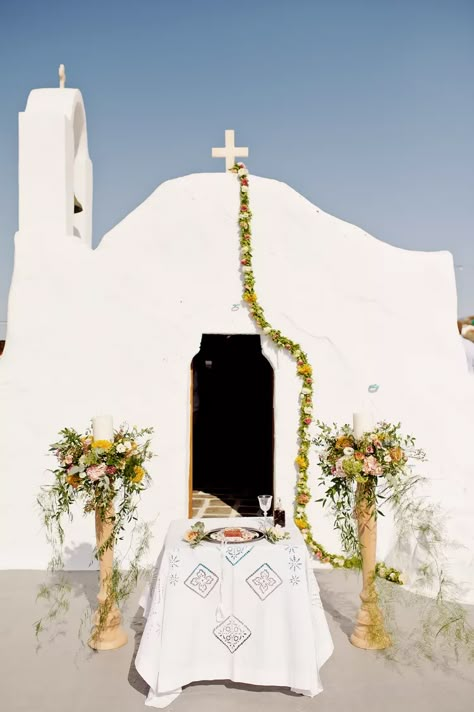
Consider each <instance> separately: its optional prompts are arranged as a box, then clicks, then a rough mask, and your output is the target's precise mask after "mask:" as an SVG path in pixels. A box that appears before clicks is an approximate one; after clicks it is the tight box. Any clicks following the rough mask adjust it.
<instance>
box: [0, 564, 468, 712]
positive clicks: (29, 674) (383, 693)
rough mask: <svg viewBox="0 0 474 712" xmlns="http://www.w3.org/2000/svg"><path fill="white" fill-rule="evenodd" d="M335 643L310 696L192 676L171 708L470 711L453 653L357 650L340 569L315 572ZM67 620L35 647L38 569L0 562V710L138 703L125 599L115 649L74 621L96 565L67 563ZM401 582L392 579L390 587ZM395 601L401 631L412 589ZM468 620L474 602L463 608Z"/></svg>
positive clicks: (136, 635) (464, 676)
mask: <svg viewBox="0 0 474 712" xmlns="http://www.w3.org/2000/svg"><path fill="white" fill-rule="evenodd" d="M317 576H318V580H319V583H320V587H321V593H322V598H323V602H324V605H325V608H326V611H327V615H328V620H329V624H330V628H331V633H332V636H333V639H334V643H335V652H334V654H333V656H332V657H331V658H330V660H329V661H328V662H327V663H326V665H325V666H324V667H323V669H322V681H323V685H324V692H323V693H321V694H320V695H318V696H317V697H315V698H313V699H307V698H302V697H299V696H296V695H293V694H291V693H290V692H289V691H286V690H279V689H277V688H275V689H268V688H266V689H264V690H263V689H262V688H253V687H249V686H244V685H233V684H231V683H226V682H220V683H195V684H192V685H190V686H189V687H187V688H186V689H185V690H184V692H183V694H182V695H181V696H180V697H179V698H178V700H177V701H176V702H174V703H173V705H171V706H170V707H168V709H169V710H170V712H189V711H190V710H192V711H193V712H211V711H212V712H213V711H214V710H216V712H217V711H218V712H238V711H239V710H241V709H245V711H246V712H260V710H265V709H271V710H272V712H401V711H403V712H473V710H474V669H473V668H474V665H473V664H471V665H469V664H468V663H466V662H459V663H456V662H455V661H454V660H453V659H452V657H449V656H448V657H444V656H442V655H441V653H438V654H437V656H436V659H435V660H434V661H433V662H432V663H427V662H424V661H423V660H421V659H419V656H418V653H417V650H416V646H415V643H414V642H411V643H410V644H409V645H407V646H405V649H404V650H401V651H399V652H398V654H397V655H398V661H396V662H394V661H391V660H388V659H387V658H386V657H385V656H384V655H383V654H380V653H374V652H366V651H361V650H358V649H356V648H354V647H353V646H352V645H351V644H350V643H349V641H348V635H349V633H350V631H351V629H352V626H353V620H354V616H355V613H356V607H357V593H358V590H359V587H360V586H359V581H358V578H357V576H356V575H355V574H352V573H347V572H343V571H328V570H325V571H319V572H318V573H317ZM70 578H71V583H72V585H73V595H72V601H71V610H70V614H69V622H68V625H67V626H63V627H62V629H61V630H60V631H59V632H58V633H57V634H56V636H55V638H54V639H53V640H50V641H48V640H46V641H45V642H44V643H43V646H42V648H41V649H39V650H36V643H35V637H34V634H33V627H32V623H33V621H34V620H35V618H36V617H38V615H39V612H40V610H41V608H40V607H39V604H35V600H34V599H35V594H36V587H37V585H38V584H39V583H40V582H41V581H43V579H44V574H42V573H40V572H31V571H30V572H28V571H21V572H5V571H2V572H0V666H1V667H0V670H1V682H0V695H1V697H0V700H1V704H0V709H1V710H2V712H65V711H67V712H104V711H105V710H107V711H108V712H138V711H140V712H144V710H145V709H149V708H145V707H144V701H145V695H146V692H147V688H146V685H145V683H144V682H143V681H142V680H141V678H140V677H139V676H138V674H137V673H136V671H135V668H134V665H133V660H134V655H135V651H136V649H137V647H138V644H139V641H140V636H141V632H142V630H143V619H142V617H141V609H138V607H137V605H136V601H137V598H138V596H135V597H134V600H133V601H132V602H131V605H130V610H129V613H130V614H131V620H129V621H128V623H127V627H128V629H129V631H130V640H129V642H128V644H127V645H126V646H125V647H124V648H122V649H120V650H116V651H111V652H104V653H92V652H91V651H89V649H88V648H87V647H84V646H82V645H81V643H80V641H79V639H78V637H77V631H78V626H79V621H80V618H81V614H82V613H83V611H84V605H85V604H86V602H87V600H90V601H91V602H93V601H94V597H95V595H96V593H97V578H96V574H95V573H93V572H91V573H89V572H87V573H73V574H71V575H70ZM398 590H400V589H398ZM402 596H403V598H404V599H405V602H406V603H407V604H408V605H407V607H406V608H405V607H401V608H400V607H398V606H397V616H398V618H399V620H400V621H401V623H402V626H403V630H402V632H401V633H400V639H401V640H402V641H403V640H405V636H406V635H408V634H409V632H410V629H411V628H412V627H413V624H414V623H415V621H416V619H417V615H418V614H417V612H416V609H415V608H414V607H413V605H412V604H413V602H414V597H413V596H410V594H402ZM470 615H471V619H473V622H474V611H472V610H471V611H470Z"/></svg>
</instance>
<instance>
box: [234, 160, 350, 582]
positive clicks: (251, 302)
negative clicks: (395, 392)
mask: <svg viewBox="0 0 474 712" xmlns="http://www.w3.org/2000/svg"><path fill="white" fill-rule="evenodd" d="M231 171H232V172H233V173H235V174H236V175H237V178H238V181H239V184H240V210H239V231H240V264H241V269H242V276H243V299H244V301H245V302H246V303H247V305H248V308H249V311H250V315H251V316H252V318H253V320H254V321H255V323H256V324H257V326H258V327H259V328H260V329H261V330H262V331H263V333H264V334H266V335H267V336H268V337H269V338H270V339H271V340H272V341H273V343H274V344H275V345H276V346H278V347H279V348H282V349H285V351H286V352H287V353H288V354H290V355H291V356H292V358H293V359H294V361H295V363H296V373H297V376H298V378H299V379H300V381H301V389H300V411H299V426H298V453H297V457H296V460H295V463H296V467H297V473H298V474H297V482H296V499H295V511H294V522H295V524H296V526H297V527H298V529H300V530H301V533H302V534H303V537H304V539H305V541H306V544H307V545H308V547H309V549H310V551H311V552H312V553H313V554H314V555H315V556H316V558H318V559H319V560H320V561H322V562H324V563H330V564H332V565H333V566H335V567H346V568H353V567H355V566H358V565H359V560H358V559H357V558H356V557H354V558H345V557H344V556H338V555H335V554H330V553H329V552H328V551H326V549H325V548H324V547H323V546H322V545H321V544H319V542H317V541H316V539H315V538H314V536H313V532H312V529H311V524H310V522H309V519H308V515H307V512H306V506H307V504H308V503H309V502H310V501H311V491H310V488H309V484H308V468H309V449H310V447H311V437H310V434H309V426H310V425H311V422H312V419H313V418H312V416H313V369H312V368H311V365H310V363H309V361H308V356H307V354H306V353H304V351H303V350H302V348H301V346H300V345H299V344H297V343H296V342H294V341H292V340H291V339H289V338H287V337H286V336H284V335H283V334H282V333H281V331H278V330H277V329H274V328H273V327H272V325H271V324H270V323H269V322H268V321H267V319H266V317H265V313H264V311H263V308H262V307H261V306H260V303H259V301H258V297H257V294H256V292H255V276H254V273H253V268H252V227H251V223H252V212H251V210H250V206H249V179H248V170H247V168H246V166H245V165H244V164H243V163H236V164H235V165H234V167H233V168H231Z"/></svg>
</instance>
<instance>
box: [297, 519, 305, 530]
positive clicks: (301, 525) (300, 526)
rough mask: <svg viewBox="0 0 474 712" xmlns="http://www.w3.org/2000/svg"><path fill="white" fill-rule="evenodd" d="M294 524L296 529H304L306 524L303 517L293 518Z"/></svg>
mask: <svg viewBox="0 0 474 712" xmlns="http://www.w3.org/2000/svg"><path fill="white" fill-rule="evenodd" d="M295 524H296V526H297V527H298V529H306V528H307V526H308V525H307V524H306V521H305V520H304V519H295Z"/></svg>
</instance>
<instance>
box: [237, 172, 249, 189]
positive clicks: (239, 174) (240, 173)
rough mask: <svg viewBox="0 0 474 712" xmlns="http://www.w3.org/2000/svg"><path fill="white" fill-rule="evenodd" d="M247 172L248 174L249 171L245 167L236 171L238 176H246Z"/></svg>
mask: <svg viewBox="0 0 474 712" xmlns="http://www.w3.org/2000/svg"><path fill="white" fill-rule="evenodd" d="M248 174H249V172H248V170H247V169H246V168H239V170H238V171H237V175H238V176H248ZM243 187H245V186H243Z"/></svg>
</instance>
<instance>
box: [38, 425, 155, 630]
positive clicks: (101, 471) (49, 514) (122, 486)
mask: <svg viewBox="0 0 474 712" xmlns="http://www.w3.org/2000/svg"><path fill="white" fill-rule="evenodd" d="M152 433H153V429H152V428H141V429H139V428H137V427H133V428H130V427H129V426H128V425H126V424H124V425H122V426H121V427H120V428H119V429H118V430H116V431H115V432H114V436H113V439H111V440H94V438H93V435H92V430H91V428H88V429H87V430H86V431H85V432H84V433H79V432H77V431H76V430H74V429H73V428H64V429H63V430H61V431H60V433H59V435H60V439H59V440H57V441H56V442H54V443H52V444H51V445H50V447H49V452H50V453H51V454H52V455H53V456H54V457H55V458H56V461H57V466H56V467H55V468H54V469H52V470H51V473H52V475H53V482H52V483H50V484H47V485H44V486H43V487H42V488H41V492H40V494H39V496H38V504H39V507H40V511H41V515H42V519H43V524H44V526H45V528H46V535H47V538H48V541H49V543H50V545H51V547H52V558H51V561H50V563H49V567H48V568H49V570H50V571H52V572H53V573H56V574H58V573H59V572H60V571H61V570H62V569H63V567H64V561H63V544H64V526H63V523H64V518H65V517H66V518H69V519H72V518H73V505H74V504H75V503H80V504H81V506H82V508H83V512H84V513H85V514H87V513H89V512H95V513H97V514H98V516H99V517H100V519H101V520H102V521H103V522H107V523H108V524H111V525H112V528H111V534H110V536H109V537H108V539H107V540H106V541H105V542H103V543H102V545H101V547H100V549H97V550H96V551H95V556H96V558H97V559H99V558H100V557H101V556H102V554H103V553H104V551H105V550H106V549H109V548H111V547H113V546H114V545H115V543H116V542H117V541H118V540H119V539H121V538H122V537H123V535H124V531H125V528H126V525H127V524H129V523H131V522H134V524H136V522H137V521H138V518H137V507H138V503H139V500H140V494H141V493H142V491H143V490H144V489H145V488H146V487H147V486H148V484H149V483H150V477H149V474H148V472H147V469H146V466H147V462H148V460H150V458H151V457H153V453H152V452H151V439H150V437H151V435H152ZM112 505H113V506H114V508H113V509H112ZM138 529H139V532H140V533H141V536H140V540H139V542H138V544H137V546H136V550H135V557H134V558H132V560H131V562H130V563H129V569H128V572H127V573H125V574H123V573H122V572H121V571H120V569H119V567H118V565H115V566H114V572H113V575H112V576H111V579H110V583H109V587H110V589H109V592H108V593H109V596H110V598H112V597H113V598H114V600H116V601H117V603H120V601H122V600H124V599H125V598H127V596H128V595H129V593H131V590H133V587H134V584H135V583H136V581H137V579H138V576H139V561H140V559H141V557H142V556H143V555H144V553H145V551H146V548H147V546H148V541H149V537H150V533H149V530H148V528H147V526H146V525H139V527H138ZM68 589H69V584H68V582H67V580H66V579H65V577H64V576H59V578H56V580H55V581H54V582H53V583H51V584H49V585H44V586H42V587H41V588H40V592H39V597H40V598H43V599H47V600H48V601H49V603H50V610H49V612H48V614H47V616H46V619H44V618H43V619H41V620H40V621H38V622H37V624H36V631H37V633H39V632H41V631H42V630H43V629H44V627H45V623H48V622H51V621H52V620H53V619H55V618H57V616H58V615H59V614H60V613H61V612H63V611H64V610H66V609H67V607H68V600H67V593H68Z"/></svg>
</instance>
